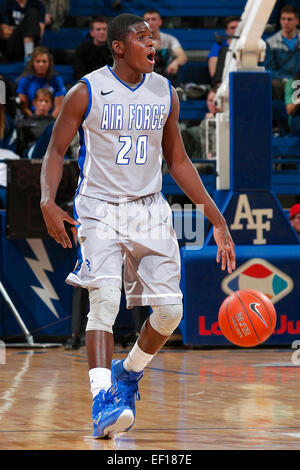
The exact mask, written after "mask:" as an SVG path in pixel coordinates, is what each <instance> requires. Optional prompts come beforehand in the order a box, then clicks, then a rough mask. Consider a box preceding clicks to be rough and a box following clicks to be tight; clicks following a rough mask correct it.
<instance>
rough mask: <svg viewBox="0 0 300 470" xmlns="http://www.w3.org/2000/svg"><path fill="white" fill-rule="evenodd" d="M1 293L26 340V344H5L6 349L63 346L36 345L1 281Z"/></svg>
mask: <svg viewBox="0 0 300 470" xmlns="http://www.w3.org/2000/svg"><path fill="white" fill-rule="evenodd" d="M0 291H1V294H2V296H3V298H4V300H5V301H6V302H7V304H8V306H9V308H10V310H11V311H12V313H13V315H14V317H15V319H16V320H17V322H18V324H19V326H20V328H21V330H22V331H23V333H24V335H25V338H26V343H5V347H7V348H32V349H33V348H53V347H60V346H62V344H60V343H35V342H34V339H33V337H32V335H31V334H30V332H29V331H28V329H27V327H26V325H25V323H24V322H23V320H22V318H21V315H20V314H19V312H18V311H17V309H16V307H15V306H14V304H13V302H12V300H11V298H10V297H9V295H8V293H7V291H6V289H5V288H4V286H3V284H2V282H1V281H0Z"/></svg>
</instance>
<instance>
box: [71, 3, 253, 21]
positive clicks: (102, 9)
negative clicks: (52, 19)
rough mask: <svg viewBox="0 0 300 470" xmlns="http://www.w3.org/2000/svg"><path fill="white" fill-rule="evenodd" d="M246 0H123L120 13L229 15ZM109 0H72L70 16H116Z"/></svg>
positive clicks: (237, 9)
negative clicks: (149, 9)
mask: <svg viewBox="0 0 300 470" xmlns="http://www.w3.org/2000/svg"><path fill="white" fill-rule="evenodd" d="M245 4H246V0H225V1H224V0H201V1H199V0H189V1H188V2H187V1H186V0H159V1H158V0H157V1H155V2H152V4H151V5H149V2H147V1H146V0H122V6H121V9H120V11H118V13H122V12H124V11H126V12H127V13H135V14H137V15H143V13H144V12H145V10H146V9H147V8H149V6H150V7H152V8H156V9H157V10H159V12H160V14H161V15H162V16H168V17H172V16H182V17H188V16H190V17H193V16H212V17H216V16H229V15H241V13H242V12H243V9H244V6H245ZM110 5H111V3H110V1H109V0H85V1H84V2H83V1H82V0H71V9H70V11H69V15H70V16H97V15H107V16H114V15H115V14H117V12H112V10H111V8H110Z"/></svg>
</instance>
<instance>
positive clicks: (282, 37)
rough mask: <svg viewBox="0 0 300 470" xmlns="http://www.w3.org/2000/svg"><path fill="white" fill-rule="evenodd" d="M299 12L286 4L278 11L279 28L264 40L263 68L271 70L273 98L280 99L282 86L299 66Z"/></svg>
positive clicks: (282, 94) (281, 97)
mask: <svg viewBox="0 0 300 470" xmlns="http://www.w3.org/2000/svg"><path fill="white" fill-rule="evenodd" d="M298 24H299V13H298V11H297V9H296V8H295V7H293V6H290V5H287V6H285V7H283V8H282V10H281V12H280V26H281V30H280V31H278V32H277V33H275V34H273V36H271V37H270V38H269V39H267V41H266V45H267V48H266V58H265V64H264V65H265V68H266V70H269V71H270V72H272V92H273V99H274V100H282V99H283V96H284V86H285V83H286V81H287V80H288V79H290V78H292V77H294V76H295V75H296V73H297V71H298V70H299V68H300V31H299V30H298V29H297V26H298Z"/></svg>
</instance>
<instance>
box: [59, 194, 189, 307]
mask: <svg viewBox="0 0 300 470" xmlns="http://www.w3.org/2000/svg"><path fill="white" fill-rule="evenodd" d="M74 218H75V219H76V220H77V221H78V227H77V228H78V243H77V250H78V259H77V263H76V266H75V269H74V271H73V272H72V273H70V274H69V276H68V277H67V279H66V282H67V283H68V284H72V285H75V286H81V287H85V288H90V287H93V288H97V287H100V286H103V285H116V286H119V287H120V288H122V281H124V290H125V294H126V304H127V308H132V307H134V306H141V305H150V306H151V305H166V304H180V303H181V302H182V293H181V290H180V287H179V283H180V254H179V247H178V242H177V237H176V233H175V230H174V228H173V224H172V212H171V208H170V206H169V204H168V203H167V201H166V200H165V198H164V197H163V196H162V194H161V193H156V194H154V195H151V196H147V197H144V198H140V199H137V200H134V201H127V202H126V201H125V202H120V203H119V204H115V203H110V202H107V201H102V200H99V199H94V198H91V197H87V196H82V195H80V194H79V195H77V196H76V198H75V201H74Z"/></svg>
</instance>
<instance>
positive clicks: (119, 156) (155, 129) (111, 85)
mask: <svg viewBox="0 0 300 470" xmlns="http://www.w3.org/2000/svg"><path fill="white" fill-rule="evenodd" d="M81 81H83V82H85V83H86V85H87V87H88V91H89V106H88V109H87V112H86V115H85V118H84V121H83V123H82V125H81V127H80V128H79V135H80V149H79V154H78V163H79V167H80V170H81V171H80V177H79V184H78V189H77V192H79V193H80V194H82V195H85V196H89V197H94V198H97V199H103V200H106V201H109V202H120V201H121V200H122V199H127V200H133V199H137V198H140V197H144V196H147V195H150V194H154V193H157V192H159V191H160V190H161V185H162V175H161V164H162V146H161V141H162V133H163V127H164V124H165V122H166V120H167V118H168V116H169V113H170V111H171V106H172V94H171V86H170V83H169V81H168V80H167V79H166V78H164V77H162V76H160V75H158V74H156V73H155V72H152V73H150V74H146V75H144V78H143V80H142V82H141V83H140V84H139V85H137V87H136V88H134V89H132V88H130V87H129V86H128V85H127V84H126V83H124V82H122V81H121V80H120V79H119V78H118V77H117V76H116V75H115V74H114V72H113V71H112V69H111V68H110V67H109V66H105V67H103V68H101V69H98V70H95V71H94V72H92V73H90V74H88V75H86V76H85V77H83V78H82V79H81Z"/></svg>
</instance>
